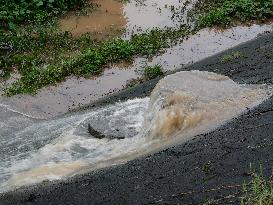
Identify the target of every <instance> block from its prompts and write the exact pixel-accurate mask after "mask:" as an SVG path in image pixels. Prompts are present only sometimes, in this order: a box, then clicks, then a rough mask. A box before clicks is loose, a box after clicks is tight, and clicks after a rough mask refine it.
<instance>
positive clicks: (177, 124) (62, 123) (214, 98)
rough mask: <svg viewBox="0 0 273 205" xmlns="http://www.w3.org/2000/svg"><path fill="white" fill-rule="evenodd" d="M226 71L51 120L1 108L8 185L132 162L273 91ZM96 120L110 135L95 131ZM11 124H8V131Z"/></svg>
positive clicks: (175, 78)
mask: <svg viewBox="0 0 273 205" xmlns="http://www.w3.org/2000/svg"><path fill="white" fill-rule="evenodd" d="M270 90H271V88H270V87H268V86H265V85H251V86H250V85H239V84H237V83H235V82H233V81H232V80H230V79H229V78H228V77H226V76H222V75H218V74H215V73H209V72H201V71H187V72H186V71H184V72H179V73H176V74H172V75H169V76H167V77H165V78H164V79H162V80H161V81H160V82H159V83H158V84H157V86H156V87H155V89H154V91H153V92H152V94H151V97H146V98H142V99H138V98H136V99H132V100H127V101H125V102H118V103H115V104H113V105H108V106H105V107H103V108H97V109H91V110H88V111H80V112H78V113H73V114H70V115H65V116H62V117H59V118H55V119H51V120H34V119H31V118H29V117H27V116H23V115H20V114H18V113H15V112H14V111H12V110H9V109H8V108H7V107H3V106H1V117H2V116H4V115H6V116H8V117H7V118H5V121H4V122H3V123H2V124H1V129H0V136H1V141H0V157H1V161H0V183H1V185H0V187H1V191H4V190H7V189H11V188H14V187H19V186H22V185H27V184H33V183H38V182H41V181H43V180H56V179H62V178H64V177H66V176H71V175H74V174H76V173H80V172H85V171H87V170H89V171H90V170H94V169H98V168H102V167H106V166H111V165H114V164H119V163H124V162H126V161H128V160H131V159H134V158H136V157H138V156H141V155H145V154H148V153H152V152H155V151H157V150H160V149H163V148H164V147H167V146H171V145H175V144H178V143H181V142H183V141H186V140H189V139H190V138H191V137H193V136H195V135H197V134H201V133H205V132H208V131H210V130H212V129H214V128H216V127H217V126H220V125H221V124H223V123H224V122H226V121H227V120H230V119H231V118H233V117H235V116H237V115H239V114H240V113H242V112H243V111H245V110H246V109H247V108H252V107H254V106H256V105H258V104H259V103H261V102H262V101H263V100H265V99H267V98H268V97H269V96H270V94H269V91H270ZM88 123H90V124H91V125H92V126H93V127H94V128H95V129H96V130H98V131H100V132H101V133H103V134H104V135H106V136H107V135H108V136H117V137H125V139H123V140H118V139H113V140H109V139H96V138H94V137H92V136H91V135H90V134H88V132H87V126H88ZM3 128H4V129H3Z"/></svg>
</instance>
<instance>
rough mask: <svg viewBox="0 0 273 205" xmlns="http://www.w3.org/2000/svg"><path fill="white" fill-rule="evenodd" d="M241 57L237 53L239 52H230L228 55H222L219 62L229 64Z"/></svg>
mask: <svg viewBox="0 0 273 205" xmlns="http://www.w3.org/2000/svg"><path fill="white" fill-rule="evenodd" d="M242 56H243V55H242V54H241V53H240V52H239V51H236V52H232V53H230V54H226V55H224V56H223V57H222V58H221V62H222V63H227V62H231V61H233V60H235V59H239V58H241V57H242Z"/></svg>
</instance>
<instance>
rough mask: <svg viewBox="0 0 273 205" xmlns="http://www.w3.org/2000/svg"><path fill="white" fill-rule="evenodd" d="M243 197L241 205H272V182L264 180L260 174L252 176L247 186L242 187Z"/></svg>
mask: <svg viewBox="0 0 273 205" xmlns="http://www.w3.org/2000/svg"><path fill="white" fill-rule="evenodd" d="M243 193H244V196H243V197H242V198H241V205H272V203H273V180H272V178H271V179H266V178H265V177H263V176H262V175H261V174H260V175H259V174H253V178H252V181H251V182H250V184H249V185H246V184H244V185H243Z"/></svg>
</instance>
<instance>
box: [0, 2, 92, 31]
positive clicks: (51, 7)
mask: <svg viewBox="0 0 273 205" xmlns="http://www.w3.org/2000/svg"><path fill="white" fill-rule="evenodd" d="M86 2H87V1H86V0H20V1H17V0H8V1H6V0H1V4H0V25H1V27H2V28H7V29H16V26H17V25H19V24H22V23H29V22H44V21H45V20H47V19H48V18H50V17H53V16H56V15H58V14H60V13H62V12H64V11H68V10H71V9H77V8H82V7H83V6H84V5H85V4H86ZM1 27H0V28H1Z"/></svg>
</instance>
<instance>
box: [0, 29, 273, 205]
mask: <svg viewBox="0 0 273 205" xmlns="http://www.w3.org/2000/svg"><path fill="white" fill-rule="evenodd" d="M233 51H237V52H240V57H239V58H238V59H234V60H232V61H229V62H225V63H222V62H221V59H222V57H223V56H224V55H226V54H230V53H232V52H233ZM192 69H196V70H207V71H212V72H216V73H220V74H224V75H227V76H229V77H231V78H232V79H233V80H235V81H236V82H239V83H267V84H272V80H273V34H266V35H264V36H262V37H260V38H258V39H256V40H254V41H251V42H248V43H246V44H243V45H240V46H237V47H235V48H233V49H230V50H228V51H226V52H224V53H221V54H218V55H216V56H213V57H210V58H208V59H205V60H203V61H200V62H198V63H195V64H194V65H191V66H189V67H186V68H183V69H182V70H192ZM157 80H158V79H155V80H153V81H150V82H146V83H144V85H140V86H137V87H135V88H132V89H129V90H126V91H123V92H121V93H119V94H117V95H114V96H111V97H109V98H107V99H103V100H101V101H98V102H97V103H95V104H93V105H90V106H91V107H93V106H98V105H100V106H101V105H103V104H105V103H109V102H115V101H117V100H125V99H128V98H133V97H136V96H138V97H139V96H145V95H147V94H149V92H150V91H151V90H152V89H153V87H154V86H155V84H156V82H157ZM260 165H261V167H262V169H263V172H264V175H265V176H270V175H271V173H272V169H273V98H270V99H269V100H267V101H266V102H264V103H263V104H262V105H260V106H259V107H257V108H256V109H254V110H251V111H248V112H247V113H245V114H244V115H242V116H240V117H238V118H236V119H234V120H233V121H231V122H230V123H228V124H226V125H224V126H222V127H220V128H219V129H217V130H215V131H213V132H211V133H209V134H204V135H200V136H196V137H195V138H194V139H193V140H190V141H188V142H187V143H184V144H181V145H177V146H175V147H172V148H169V149H166V150H164V151H161V152H159V153H156V154H153V155H150V156H148V157H143V158H140V159H136V160H133V161H130V162H129V163H127V164H125V165H119V166H116V167H112V168H109V169H104V170H100V171H96V172H93V173H89V174H85V175H82V176H78V177H74V178H72V179H69V180H67V181H64V182H52V183H51V182H48V183H43V184H41V185H37V186H33V187H29V188H25V189H19V190H17V191H14V192H9V193H6V194H4V195H0V204H1V205H2V204H4V205H6V204H35V205H36V204H79V205H82V204H205V203H208V202H210V204H239V198H238V197H239V196H241V193H240V190H241V188H240V185H241V184H242V183H243V182H244V181H246V182H248V181H249V180H250V179H251V177H250V175H249V172H250V171H251V170H250V166H251V167H252V169H256V170H259V167H260Z"/></svg>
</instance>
